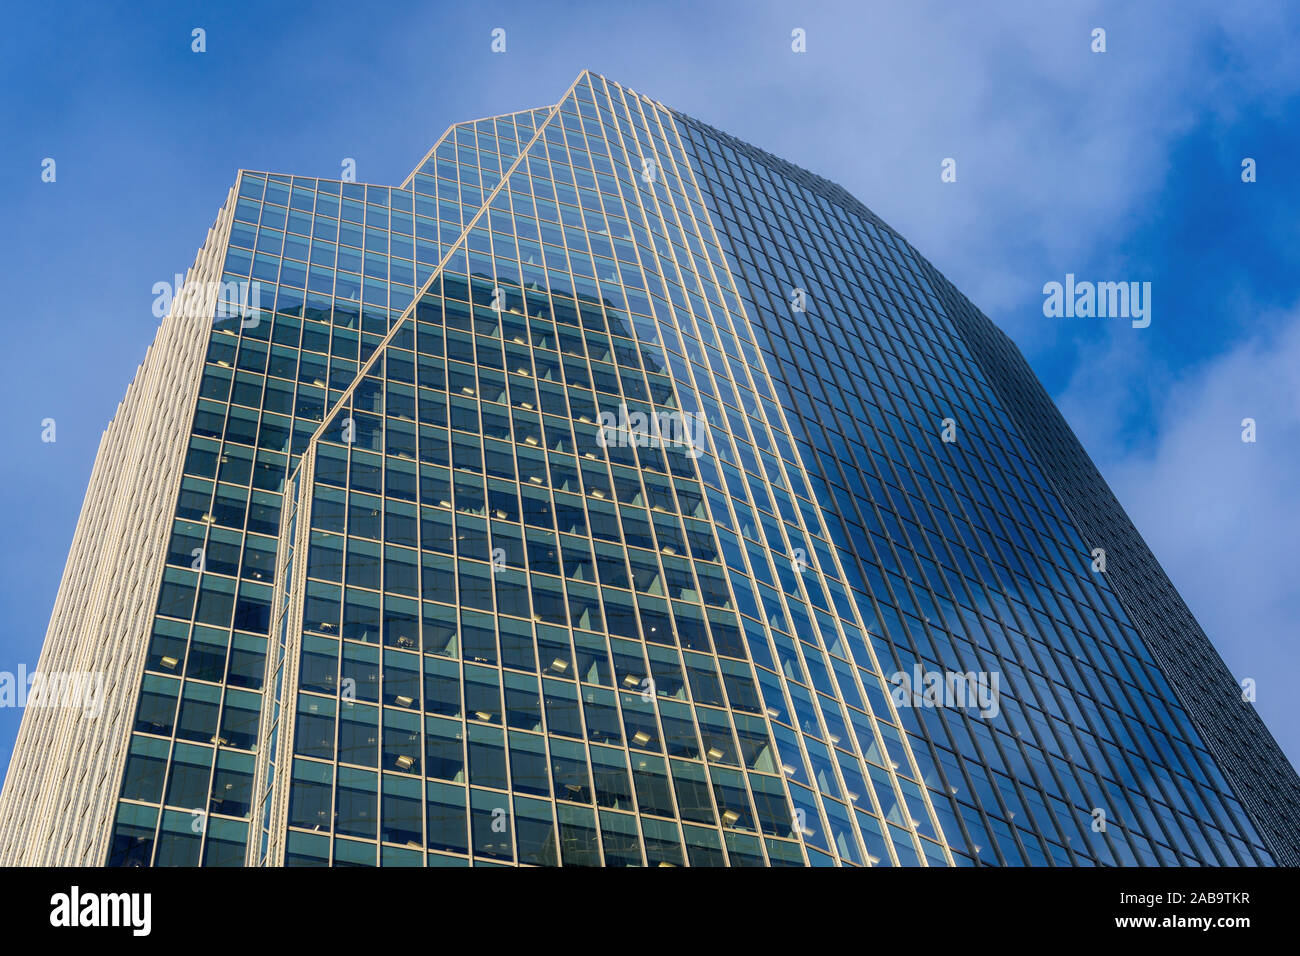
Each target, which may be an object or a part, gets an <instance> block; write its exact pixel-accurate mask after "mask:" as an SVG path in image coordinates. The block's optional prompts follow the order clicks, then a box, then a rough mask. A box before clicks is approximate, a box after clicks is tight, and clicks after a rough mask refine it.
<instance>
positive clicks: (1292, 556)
mask: <svg viewBox="0 0 1300 956" xmlns="http://www.w3.org/2000/svg"><path fill="white" fill-rule="evenodd" d="M1261 327H1265V328H1270V329H1273V330H1274V331H1272V332H1270V333H1263V334H1261V335H1260V336H1258V337H1256V338H1252V339H1250V340H1247V341H1243V342H1242V343H1241V344H1239V345H1238V346H1237V347H1236V348H1234V349H1232V350H1231V351H1229V352H1227V353H1225V354H1223V355H1221V356H1219V357H1218V358H1216V359H1214V360H1212V361H1210V362H1208V363H1205V364H1203V365H1201V366H1200V367H1197V368H1195V369H1192V370H1190V371H1187V372H1184V373H1182V374H1178V375H1174V374H1171V373H1170V372H1169V371H1168V370H1167V369H1163V368H1161V367H1160V366H1159V364H1158V363H1154V362H1152V361H1151V358H1150V356H1149V355H1148V354H1147V353H1146V350H1145V349H1142V348H1141V347H1140V346H1138V347H1135V346H1133V345H1132V344H1131V343H1132V342H1133V338H1132V337H1129V338H1128V339H1127V343H1129V344H1127V345H1120V344H1118V343H1122V342H1125V341H1126V340H1124V339H1123V338H1122V337H1117V338H1116V339H1115V340H1113V341H1114V343H1116V344H1114V345H1113V347H1112V348H1111V349H1110V352H1109V354H1108V355H1106V356H1105V358H1104V360H1103V361H1101V362H1085V363H1084V364H1083V365H1081V367H1080V372H1079V373H1078V374H1077V375H1076V377H1075V379H1074V381H1073V382H1072V383H1071V385H1070V387H1069V389H1068V390H1067V392H1066V393H1065V394H1064V395H1063V396H1062V397H1061V399H1060V405H1061V408H1062V411H1063V412H1064V414H1065V415H1066V417H1067V418H1068V419H1069V420H1070V422H1071V424H1072V425H1073V426H1074V428H1075V431H1076V432H1077V433H1078V434H1079V436H1080V439H1081V440H1082V441H1083V442H1084V445H1085V447H1087V448H1088V449H1089V451H1090V452H1091V453H1092V455H1093V458H1094V460H1095V461H1096V462H1097V465H1098V467H1099V468H1100V469H1101V471H1102V473H1103V474H1104V475H1105V476H1106V479H1107V480H1108V481H1109V482H1110V485H1111V487H1112V489H1113V490H1114V491H1115V494H1116V496H1117V497H1118V498H1119V500H1120V501H1121V502H1122V503H1123V505H1124V507H1125V509H1126V510H1127V511H1128V513H1129V515H1130V517H1132V519H1133V522H1134V524H1136V525H1137V528H1138V530H1139V531H1140V532H1141V534H1142V536H1143V537H1144V538H1145V539H1146V541H1147V543H1148V545H1150V547H1151V549H1152V551H1153V552H1154V553H1155V555H1156V557H1157V558H1158V559H1159V560H1160V562H1161V564H1162V565H1163V566H1164V568H1165V570H1166V571H1167V572H1168V574H1169V576H1170V578H1171V579H1172V580H1173V582H1174V585H1175V587H1177V588H1178V591H1179V593H1180V594H1182V596H1183V599H1184V600H1185V601H1186V602H1187V603H1188V605H1189V606H1190V607H1191V609H1192V611H1193V613H1194V614H1195V615H1196V617H1197V619H1198V620H1199V621H1200V622H1201V625H1202V627H1204V629H1205V631H1206V633H1207V634H1208V635H1209V636H1210V639H1211V640H1212V641H1213V642H1214V644H1215V646H1216V647H1217V648H1218V650H1219V653H1220V654H1221V655H1222V656H1223V658H1224V660H1225V661H1226V662H1227V663H1228V666H1229V668H1230V669H1231V670H1232V671H1233V673H1234V674H1236V675H1237V677H1238V678H1239V679H1240V678H1244V677H1252V678H1254V679H1255V681H1256V684H1257V686H1258V693H1259V699H1258V702H1257V707H1258V709H1259V711H1260V714H1261V716H1262V717H1263V718H1264V721H1265V723H1266V724H1268V725H1269V727H1270V728H1271V729H1273V730H1274V732H1275V733H1277V734H1278V735H1279V743H1281V744H1282V745H1283V747H1284V748H1285V749H1287V750H1288V752H1289V754H1290V756H1291V758H1292V760H1293V761H1294V760H1296V759H1297V758H1298V757H1300V748H1298V745H1300V741H1297V739H1296V737H1295V734H1294V733H1293V732H1291V727H1292V726H1293V722H1294V691H1293V688H1292V687H1291V686H1290V682H1291V681H1293V680H1294V679H1295V675H1296V674H1300V641H1297V637H1300V586H1297V581H1298V579H1300V509H1297V499H1298V497H1300V494H1298V493H1300V308H1297V309H1295V310H1294V311H1293V312H1292V313H1290V314H1289V315H1287V316H1284V317H1281V318H1280V319H1278V320H1277V321H1262V322H1261ZM1137 338H1139V339H1140V338H1141V337H1140V336H1139V337H1137ZM1131 390H1146V391H1147V392H1148V394H1147V395H1146V396H1145V397H1146V398H1150V397H1151V396H1153V395H1154V396H1155V401H1154V403H1153V413H1154V416H1153V432H1154V436H1153V437H1152V436H1146V435H1139V436H1133V435H1126V434H1124V431H1123V429H1124V423H1125V420H1126V417H1127V416H1128V415H1129V414H1130V413H1131V411H1132V410H1131V409H1130V408H1128V407H1127V406H1126V403H1127V402H1129V401H1131V400H1132V399H1133V394H1134V393H1133V391H1131ZM1245 418H1253V419H1254V420H1255V422H1256V425H1257V441H1256V442H1254V443H1253V444H1251V443H1246V442H1243V441H1242V425H1241V422H1242V420H1243V419H1245Z"/></svg>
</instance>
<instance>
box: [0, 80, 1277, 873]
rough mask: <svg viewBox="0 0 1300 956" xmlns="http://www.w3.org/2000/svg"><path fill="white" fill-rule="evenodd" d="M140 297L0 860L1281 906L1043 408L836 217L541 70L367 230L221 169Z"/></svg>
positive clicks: (294, 180)
mask: <svg viewBox="0 0 1300 956" xmlns="http://www.w3.org/2000/svg"><path fill="white" fill-rule="evenodd" d="M173 291H175V295H174V296H172V297H171V302H170V310H169V311H168V313H167V315H166V317H165V318H164V320H163V323H162V327H161V329H160V331H159V333H158V338H157V340H156V341H155V344H154V345H153V347H152V348H151V349H150V351H149V353H148V355H147V356H146V358H145V361H144V363H143V364H142V366H141V368H140V371H139V373H138V374H137V377H136V380H135V382H134V383H133V384H132V386H131V387H130V388H129V389H128V392H127V396H126V398H125V399H124V400H123V402H122V404H121V406H120V407H119V409H118V413H117V415H116V416H115V418H114V420H113V422H112V423H111V424H110V426H109V428H108V430H107V431H106V433H105V435H104V439H103V442H102V444H101V447H100V451H99V454H98V456H97V459H96V462H95V467H94V470H93V472H92V476H91V481H90V487H89V490H88V491H87V495H86V501H85V505H84V507H83V511H82V516H81V520H80V522H79V524H78V527H77V531H76V534H75V537H74V540H73V545H72V550H71V554H70V556H69V560H68V564H67V568H66V570H65V573H64V579H63V582H62V584H61V587H60V590H59V595H58V598H57V601H56V604H55V608H54V613H53V617H52V620H51V624H50V629H49V633H48V635H47V638H46V644H45V649H44V651H43V653H42V657H41V661H40V666H39V670H40V671H41V672H42V673H46V674H50V675H85V674H90V675H94V677H95V679H96V682H97V683H96V685H95V686H97V687H100V688H101V690H100V691H99V692H98V693H97V695H96V705H95V706H94V707H93V708H90V707H85V706H81V707H72V706H54V705H52V703H48V702H47V705H45V706H34V707H29V709H28V711H27V713H26V714H25V716H24V720H23V724H22V727H21V730H20V734H19V738H18V744H17V747H16V751H15V755H14V759H13V762H12V764H11V768H10V772H9V775H8V777H7V779H6V781H5V788H4V791H3V796H2V797H0V847H2V849H0V853H3V862H5V863H29V864H40V863H74V864H91V865H98V864H109V865H114V866H134V865H177V864H180V865H195V864H203V865H212V866H221V865H226V866H228V865H243V864H248V865H256V864H268V865H282V864H284V865H367V866H369V865H405V866H423V865H430V866H432V865H445V866H457V865H466V864H468V863H471V862H472V864H473V865H476V866H477V865H499V864H563V865H594V864H605V865H650V866H663V865H676V866H680V865H692V866H700V865H723V864H729V865H769V864H770V865H814V866H824V865H840V864H844V865H873V866H887V865H904V866H907V865H932V866H951V865H957V866H970V865H978V864H990V865H1098V864H1100V865H1138V864H1150V865H1184V864H1200V865H1205V864H1211V865H1212V864H1227V865H1238V864H1240V865H1272V864H1277V863H1284V864H1295V863H1297V862H1300V836H1298V834H1297V829H1296V825H1297V821H1298V820H1300V781H1298V780H1297V778H1296V775H1295V772H1294V771H1293V770H1292V769H1291V767H1290V766H1289V764H1288V763H1287V762H1286V760H1285V758H1284V757H1283V756H1282V754H1281V752H1280V751H1279V749H1278V748H1277V746H1276V744H1275V743H1274V742H1273V740H1272V738H1271V736H1270V735H1269V734H1268V732H1267V730H1266V729H1265V728H1264V727H1263V725H1262V723H1261V722H1260V721H1259V719H1258V717H1257V716H1256V715H1255V713H1254V711H1253V709H1252V708H1251V706H1250V704H1249V702H1248V701H1246V700H1243V695H1242V692H1241V688H1240V687H1239V686H1238V685H1237V681H1236V680H1235V679H1234V678H1233V677H1232V675H1231V674H1229V673H1228V671H1227V669H1226V668H1225V666H1224V665H1223V663H1222V661H1221V660H1220V659H1219V658H1218V656H1217V654H1216V653H1215V652H1214V650H1213V648H1212V647H1211V645H1210V644H1209V642H1208V640H1207V639H1206V638H1205V636H1204V635H1203V634H1202V633H1201V632H1200V630H1199V628H1198V627H1197V625H1196V623H1195V621H1194V620H1193V619H1192V617H1191V615H1190V613H1189V612H1188V611H1187V609H1186V607H1185V606H1184V605H1183V603H1182V601H1181V599H1180V598H1179V597H1178V595H1177V593H1176V592H1175V591H1174V590H1173V588H1172V586H1171V585H1170V584H1169V582H1168V580H1167V579H1166V578H1165V576H1164V575H1163V572H1161V570H1160V568H1159V565H1158V564H1157V563H1156V562H1155V560H1154V558H1153V557H1152V556H1151V554H1150V553H1149V551H1147V549H1146V547H1145V545H1144V544H1143V543H1142V541H1141V538H1140V537H1139V536H1138V535H1137V532H1136V531H1135V530H1134V529H1133V527H1132V524H1131V523H1130V522H1129V521H1128V519H1127V517H1126V516H1125V515H1124V512H1123V511H1122V509H1121V508H1120V506H1119V504H1118V503H1117V502H1116V501H1115V500H1114V498H1113V496H1111V494H1110V492H1109V490H1108V489H1107V487H1106V485H1105V483H1104V482H1103V481H1102V479H1101V478H1100V476H1099V475H1098V473H1097V472H1096V470H1095V468H1094V467H1093V466H1092V464H1091V462H1090V461H1089V459H1088V458H1087V456H1086V454H1085V453H1084V452H1083V450H1082V448H1081V447H1080V446H1079V444H1078V442H1077V440H1076V439H1075V438H1074V436H1073V434H1072V433H1071V432H1070V430H1069V428H1068V427H1067V426H1066V425H1065V423H1064V421H1063V419H1062V418H1061V416H1060V414H1059V413H1058V412H1057V411H1056V409H1055V407H1054V406H1053V405H1052V403H1051V401H1050V399H1049V398H1048V397H1047V395H1046V393H1045V392H1044V391H1043V389H1042V387H1041V385H1039V383H1038V382H1037V380H1036V379H1035V378H1034V376H1033V374H1032V372H1030V370H1029V369H1028V367H1027V366H1026V365H1025V363H1024V361H1023V359H1022V358H1021V357H1020V355H1019V353H1018V352H1017V351H1016V349H1015V348H1014V346H1012V345H1011V343H1010V342H1009V341H1008V340H1007V339H1006V337H1005V336H1003V335H1002V334H1001V333H1000V332H998V331H997V329H996V328H995V327H994V326H993V325H992V324H991V323H990V322H989V320H988V319H986V318H985V317H984V316H983V315H981V314H980V313H979V312H978V311H977V310H976V309H975V308H974V307H973V306H972V305H971V304H970V303H969V302H968V301H967V300H966V299H965V298H964V297H962V296H961V295H960V293H958V292H957V291H956V290H955V289H954V288H953V287H952V286H951V285H950V284H949V283H948V282H947V281H946V280H945V279H944V278H943V277H942V276H941V275H940V274H939V273H938V272H937V271H936V270H935V269H934V268H933V267H932V266H931V265H930V264H929V263H927V262H926V261H925V260H924V259H922V258H921V257H920V256H919V255H918V254H917V253H916V252H915V251H914V250H913V249H912V248H911V247H910V246H909V245H908V244H907V243H906V242H905V241H904V240H903V239H902V238H901V237H899V236H898V235H897V234H896V233H894V232H893V231H892V230H890V229H889V227H888V226H886V225H885V224H884V223H882V222H880V220H878V219H877V218H876V217H875V216H874V215H873V214H872V213H871V212H870V211H868V210H867V209H866V208H865V207H863V206H862V205H861V204H860V203H859V202H858V201H857V200H855V199H854V198H853V197H851V196H849V195H848V194H847V193H845V192H844V191H843V190H842V189H840V188H839V187H837V186H835V185H834V184H832V183H829V182H827V181H825V180H823V179H820V178H819V177H816V176H814V175H812V174H810V173H808V172H806V171H804V170H802V169H799V168H797V167H794V166H792V165H790V164H788V163H786V162H784V161H782V160H780V159H777V158H776V157H773V156H771V155H769V154H767V153H764V152H762V151H761V150H758V149H756V148H754V147H752V146H749V145H746V144H744V143H740V142H738V141H736V140H734V139H733V138H731V137H729V136H727V135H725V134H723V133H721V132H719V131H717V130H715V129H712V128H711V127H709V126H706V125H705V124H703V123H700V122H698V121H696V120H694V119H692V118H690V117H687V116H684V115H682V114H680V113H677V112H674V111H672V110H670V109H668V108H667V107H665V106H663V105H662V104H659V103H657V102H654V101H652V100H650V99H648V98H646V97H644V96H642V95H639V94H636V93H634V92H633V91H631V90H628V89H625V88H623V87H620V86H618V85H617V84H614V83H612V82H610V81H608V80H606V79H604V78H602V77H600V76H597V75H595V74H591V73H586V72H584V73H583V74H581V75H580V76H579V77H578V78H577V80H576V81H575V82H574V84H573V85H572V86H571V87H570V88H569V90H567V91H566V92H565V93H564V95H563V96H562V97H561V98H560V100H559V102H558V103H557V104H556V105H555V106H551V107H544V108H540V109H534V110H526V111H523V112H519V113H513V114H508V115H504V116H497V117H492V118H488V119H483V120H478V121H475V122H469V123H463V124H458V125H456V126H453V127H452V128H450V129H449V130H448V131H447V133H446V134H444V136H443V137H442V139H440V140H439V141H438V143H437V144H435V146H434V147H433V149H432V150H430V152H429V154H428V156H426V157H425V159H424V160H423V161H422V162H421V163H420V164H419V165H418V166H417V168H416V169H415V171H414V172H413V173H412V174H411V176H410V177H409V178H408V179H407V180H406V182H404V183H403V184H402V185H401V186H400V187H388V186H374V185H362V184H359V183H354V182H340V181H331V180H320V179H309V178H302V177H295V176H286V175H275V174H264V173H254V172H249V171H244V172H241V173H240V175H239V178H238V180H237V182H236V184H235V186H234V188H233V189H232V190H231V192H230V194H229V196H228V197H227V199H226V202H225V204H224V205H223V206H222V208H221V210H220V212H219V213H218V215H217V218H216V222H215V223H214V225H213V227H212V229H211V230H210V232H209V235H208V239H207V242H206V243H205V244H204V246H203V248H202V249H201V251H200V253H199V256H198V258H197V260H196V262H195V265H194V267H193V268H192V269H191V270H190V272H189V274H188V275H187V276H186V277H185V278H184V281H183V283H182V285H181V286H180V288H179V289H177V290H173ZM83 703H84V701H83Z"/></svg>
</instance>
